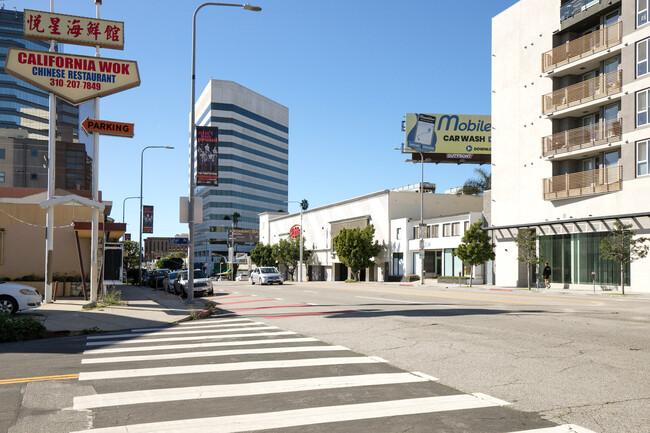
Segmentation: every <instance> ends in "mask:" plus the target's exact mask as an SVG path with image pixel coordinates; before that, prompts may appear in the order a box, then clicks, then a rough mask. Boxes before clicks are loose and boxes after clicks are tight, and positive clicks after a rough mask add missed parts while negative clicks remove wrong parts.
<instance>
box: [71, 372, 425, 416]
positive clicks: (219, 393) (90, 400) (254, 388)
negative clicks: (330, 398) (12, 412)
mask: <svg viewBox="0 0 650 433" xmlns="http://www.w3.org/2000/svg"><path fill="white" fill-rule="evenodd" d="M427 381H428V380H426V379H423V378H421V377H417V376H414V375H412V374H410V373H379V374H362V375H354V376H330V377H314V378H309V379H292V380H276V381H268V382H254V383H236V384H231V385H211V386H193V387H183V388H166V389H152V390H146V391H130V392H115V393H108V394H93V395H87V396H81V397H75V398H74V403H73V407H72V408H73V409H74V410H85V409H94V408H100V407H110V406H122V405H129V404H143V403H161V402H169V401H182V400H199V399H208V398H224V397H242V396H253V395H264V394H278V393H287V392H300V391H312V390H321V389H337V388H352V387H358V386H378V385H394V384H400V383H416V382H427Z"/></svg>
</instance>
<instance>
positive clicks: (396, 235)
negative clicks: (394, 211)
mask: <svg viewBox="0 0 650 433" xmlns="http://www.w3.org/2000/svg"><path fill="white" fill-rule="evenodd" d="M401 235H402V229H401V228H400V227H397V231H396V232H395V239H397V240H398V241H399V240H400V238H401V237H402V236H401Z"/></svg>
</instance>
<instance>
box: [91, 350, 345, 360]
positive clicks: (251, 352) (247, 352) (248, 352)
mask: <svg viewBox="0 0 650 433" xmlns="http://www.w3.org/2000/svg"><path fill="white" fill-rule="evenodd" d="M337 350H350V349H348V348H347V347H343V346H299V347H272V348H263V349H234V350H211V351H208V352H183V353H165V354H162V355H135V356H112V357H107V358H89V359H82V360H81V363H82V364H111V363H115V362H138V361H159V360H162V359H188V358H205V357H208V356H231V355H264V354H269V353H298V352H328V351H337Z"/></svg>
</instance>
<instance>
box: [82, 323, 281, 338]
mask: <svg viewBox="0 0 650 433" xmlns="http://www.w3.org/2000/svg"><path fill="white" fill-rule="evenodd" d="M257 329H278V327H277V326H260V327H256V328H253V329H251V328H227V329H214V328H210V329H204V328H200V329H199V330H198V331H197V330H196V328H192V329H185V330H182V331H158V332H133V333H131V334H113V335H92V336H89V337H86V339H87V340H103V339H106V338H125V337H146V336H152V335H181V334H187V333H192V334H211V333H216V332H241V331H251V330H257Z"/></svg>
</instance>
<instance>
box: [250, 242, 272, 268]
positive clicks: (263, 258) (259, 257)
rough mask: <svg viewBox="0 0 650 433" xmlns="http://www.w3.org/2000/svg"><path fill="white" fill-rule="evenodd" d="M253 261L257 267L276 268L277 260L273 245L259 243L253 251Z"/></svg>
mask: <svg viewBox="0 0 650 433" xmlns="http://www.w3.org/2000/svg"><path fill="white" fill-rule="evenodd" d="M250 255H251V261H252V262H253V263H255V266H276V265H277V263H278V262H277V260H275V259H274V258H273V248H272V247H271V245H267V244H263V243H261V242H260V243H258V244H257V245H255V248H253V249H252V250H251V254H250Z"/></svg>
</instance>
